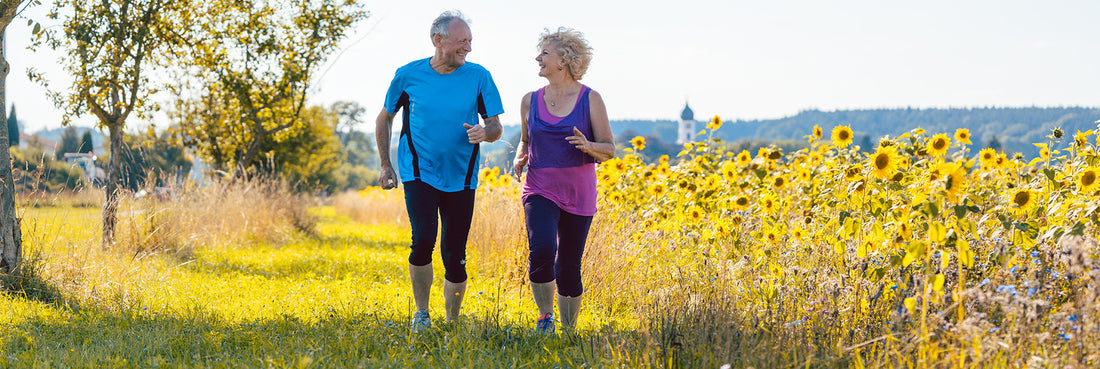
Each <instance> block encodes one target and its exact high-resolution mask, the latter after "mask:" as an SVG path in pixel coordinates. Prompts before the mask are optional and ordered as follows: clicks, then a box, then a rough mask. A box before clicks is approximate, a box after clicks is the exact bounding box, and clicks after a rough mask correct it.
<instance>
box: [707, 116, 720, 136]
mask: <svg viewBox="0 0 1100 369" xmlns="http://www.w3.org/2000/svg"><path fill="white" fill-rule="evenodd" d="M719 128H722V118H719V117H718V116H717V115H715V116H714V118H713V119H711V120H710V123H707V129H709V130H711V131H712V132H713V131H716V130H718V129H719Z"/></svg>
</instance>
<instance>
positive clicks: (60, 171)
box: [11, 141, 85, 193]
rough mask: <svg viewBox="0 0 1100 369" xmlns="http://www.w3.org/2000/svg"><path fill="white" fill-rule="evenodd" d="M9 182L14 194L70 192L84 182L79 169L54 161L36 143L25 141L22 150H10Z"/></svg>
mask: <svg viewBox="0 0 1100 369" xmlns="http://www.w3.org/2000/svg"><path fill="white" fill-rule="evenodd" d="M11 158H12V162H11V165H12V179H13V180H14V181H15V192H16V193H25V192H37V191H42V192H49V193H55V192H58V191H61V190H74V189H77V188H79V187H81V186H82V185H83V184H84V183H85V179H84V173H83V171H81V170H80V168H78V167H76V166H73V165H69V164H68V163H65V162H64V161H59V160H55V159H54V155H52V154H48V153H46V150H45V149H44V148H43V147H42V145H41V144H40V143H38V142H37V141H35V142H28V145H27V148H26V149H20V148H18V147H13V148H11Z"/></svg>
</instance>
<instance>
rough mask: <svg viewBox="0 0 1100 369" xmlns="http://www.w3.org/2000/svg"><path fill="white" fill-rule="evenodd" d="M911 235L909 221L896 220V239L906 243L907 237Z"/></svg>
mask: <svg viewBox="0 0 1100 369" xmlns="http://www.w3.org/2000/svg"><path fill="white" fill-rule="evenodd" d="M912 234H913V227H912V226H911V225H909V219H900V220H898V237H901V239H903V240H906V241H908V240H909V237H910V236H911V235H912Z"/></svg>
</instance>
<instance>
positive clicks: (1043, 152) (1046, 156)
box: [1039, 147, 1050, 162]
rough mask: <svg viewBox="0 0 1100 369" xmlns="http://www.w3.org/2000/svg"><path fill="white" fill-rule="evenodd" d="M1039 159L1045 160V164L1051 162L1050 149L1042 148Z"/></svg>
mask: <svg viewBox="0 0 1100 369" xmlns="http://www.w3.org/2000/svg"><path fill="white" fill-rule="evenodd" d="M1039 158H1041V159H1043V161H1044V162H1046V161H1049V160H1050V149H1048V148H1046V147H1043V148H1040V149H1039Z"/></svg>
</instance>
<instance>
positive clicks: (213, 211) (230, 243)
mask: <svg viewBox="0 0 1100 369" xmlns="http://www.w3.org/2000/svg"><path fill="white" fill-rule="evenodd" d="M150 190H151V191H149V192H151V193H154V195H152V196H144V197H135V196H134V194H132V193H126V194H124V195H123V196H121V198H122V201H121V203H120V204H119V207H118V209H119V212H118V214H119V219H118V222H119V223H118V225H117V228H116V230H117V231H116V232H117V238H116V240H115V242H114V243H113V244H111V245H106V246H104V245H103V244H102V243H101V239H100V234H101V233H100V231H101V228H100V227H101V224H102V220H101V217H100V213H101V207H102V199H103V198H105V196H104V195H103V192H102V190H100V189H84V190H81V191H78V192H76V193H67V194H57V195H43V194H37V195H34V196H27V197H25V198H21V199H20V200H21V201H20V209H21V214H20V216H21V217H22V218H23V224H22V225H23V227H22V228H23V235H24V250H25V252H24V253H25V260H24V263H23V264H22V265H21V270H20V271H18V273H14V274H13V275H12V276H9V278H8V280H7V281H5V282H6V283H5V284H6V287H7V289H8V290H9V291H12V292H14V293H19V294H25V295H28V296H31V297H34V298H36V299H39V300H43V301H54V300H64V301H63V302H66V303H72V304H80V305H95V306H101V307H106V308H112V307H114V308H120V307H124V306H127V305H132V304H136V303H137V301H135V299H136V296H138V295H140V292H141V291H142V290H143V289H146V288H156V283H157V281H158V280H159V279H158V278H157V276H156V273H157V272H156V268H157V267H158V266H159V264H158V263H159V262H154V263H148V262H143V261H145V260H147V259H148V258H149V257H151V256H169V257H167V258H160V260H162V262H167V263H183V262H186V261H187V260H188V259H189V258H190V257H191V255H193V253H194V252H195V251H196V250H200V249H204V248H214V247H235V246H242V245H248V244H252V243H267V244H278V243H280V242H282V241H283V240H286V239H289V238H290V237H292V236H293V235H294V234H295V233H297V232H302V231H306V232H309V231H310V230H311V227H312V225H313V223H312V220H311V217H310V216H309V215H308V214H307V213H306V210H307V208H308V207H309V206H310V204H311V203H312V200H311V199H309V198H308V197H305V196H303V195H299V194H295V193H294V192H293V191H292V189H291V188H290V186H288V185H286V184H285V183H282V182H278V181H270V180H266V179H253V180H236V181H230V180H226V181H216V180H215V181H209V182H208V183H207V185H205V186H201V187H200V186H195V185H194V184H188V185H176V186H173V187H171V188H170V189H169V190H168V191H167V192H165V191H164V190H161V192H160V195H159V196H157V195H155V194H156V192H154V191H152V190H154V189H150ZM97 199H99V201H100V202H98V203H96V202H95V200H97ZM91 204H95V205H94V206H92V205H91Z"/></svg>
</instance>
